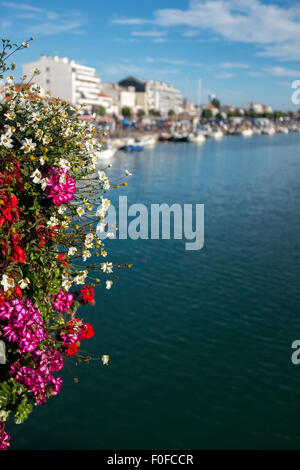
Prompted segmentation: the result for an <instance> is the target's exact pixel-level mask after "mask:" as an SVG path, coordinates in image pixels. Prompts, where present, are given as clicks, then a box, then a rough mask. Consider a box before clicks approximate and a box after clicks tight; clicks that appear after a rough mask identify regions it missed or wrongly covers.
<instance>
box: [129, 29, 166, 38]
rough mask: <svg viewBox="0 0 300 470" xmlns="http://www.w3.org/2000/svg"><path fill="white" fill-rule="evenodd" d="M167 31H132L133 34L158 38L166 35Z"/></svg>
mask: <svg viewBox="0 0 300 470" xmlns="http://www.w3.org/2000/svg"><path fill="white" fill-rule="evenodd" d="M165 35H166V32H165V31H156V30H155V31H132V32H131V36H141V37H149V38H158V37H161V36H165Z"/></svg>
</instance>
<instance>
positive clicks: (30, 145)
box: [21, 137, 36, 153]
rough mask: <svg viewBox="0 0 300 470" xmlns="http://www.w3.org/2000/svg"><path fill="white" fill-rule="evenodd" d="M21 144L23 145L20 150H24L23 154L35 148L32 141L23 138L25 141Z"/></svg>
mask: <svg viewBox="0 0 300 470" xmlns="http://www.w3.org/2000/svg"><path fill="white" fill-rule="evenodd" d="M22 142H23V145H22V147H21V149H22V150H24V152H25V153H28V152H31V151H32V150H34V149H35V147H36V144H35V143H34V142H32V139H27V138H26V137H25V139H24V140H23V141H22Z"/></svg>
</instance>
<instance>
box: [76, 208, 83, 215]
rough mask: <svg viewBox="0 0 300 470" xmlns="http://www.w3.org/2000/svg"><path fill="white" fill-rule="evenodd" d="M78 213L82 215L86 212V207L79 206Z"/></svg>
mask: <svg viewBox="0 0 300 470" xmlns="http://www.w3.org/2000/svg"><path fill="white" fill-rule="evenodd" d="M77 214H78V215H79V217H81V216H82V215H83V214H84V209H83V208H82V207H81V206H80V207H78V208H77Z"/></svg>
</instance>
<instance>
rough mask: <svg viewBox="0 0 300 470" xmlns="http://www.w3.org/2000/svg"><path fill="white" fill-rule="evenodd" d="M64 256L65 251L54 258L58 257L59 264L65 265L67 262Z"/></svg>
mask: <svg viewBox="0 0 300 470" xmlns="http://www.w3.org/2000/svg"><path fill="white" fill-rule="evenodd" d="M64 257H65V253H60V254H59V255H57V257H56V258H59V259H60V260H61V264H62V265H63V266H67V263H66V262H65V260H64Z"/></svg>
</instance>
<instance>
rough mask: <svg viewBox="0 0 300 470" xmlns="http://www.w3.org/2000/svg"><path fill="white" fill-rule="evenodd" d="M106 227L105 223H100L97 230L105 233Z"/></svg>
mask: <svg viewBox="0 0 300 470" xmlns="http://www.w3.org/2000/svg"><path fill="white" fill-rule="evenodd" d="M105 227H106V223H105V222H99V224H98V225H97V229H98V230H99V232H104V230H105Z"/></svg>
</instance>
